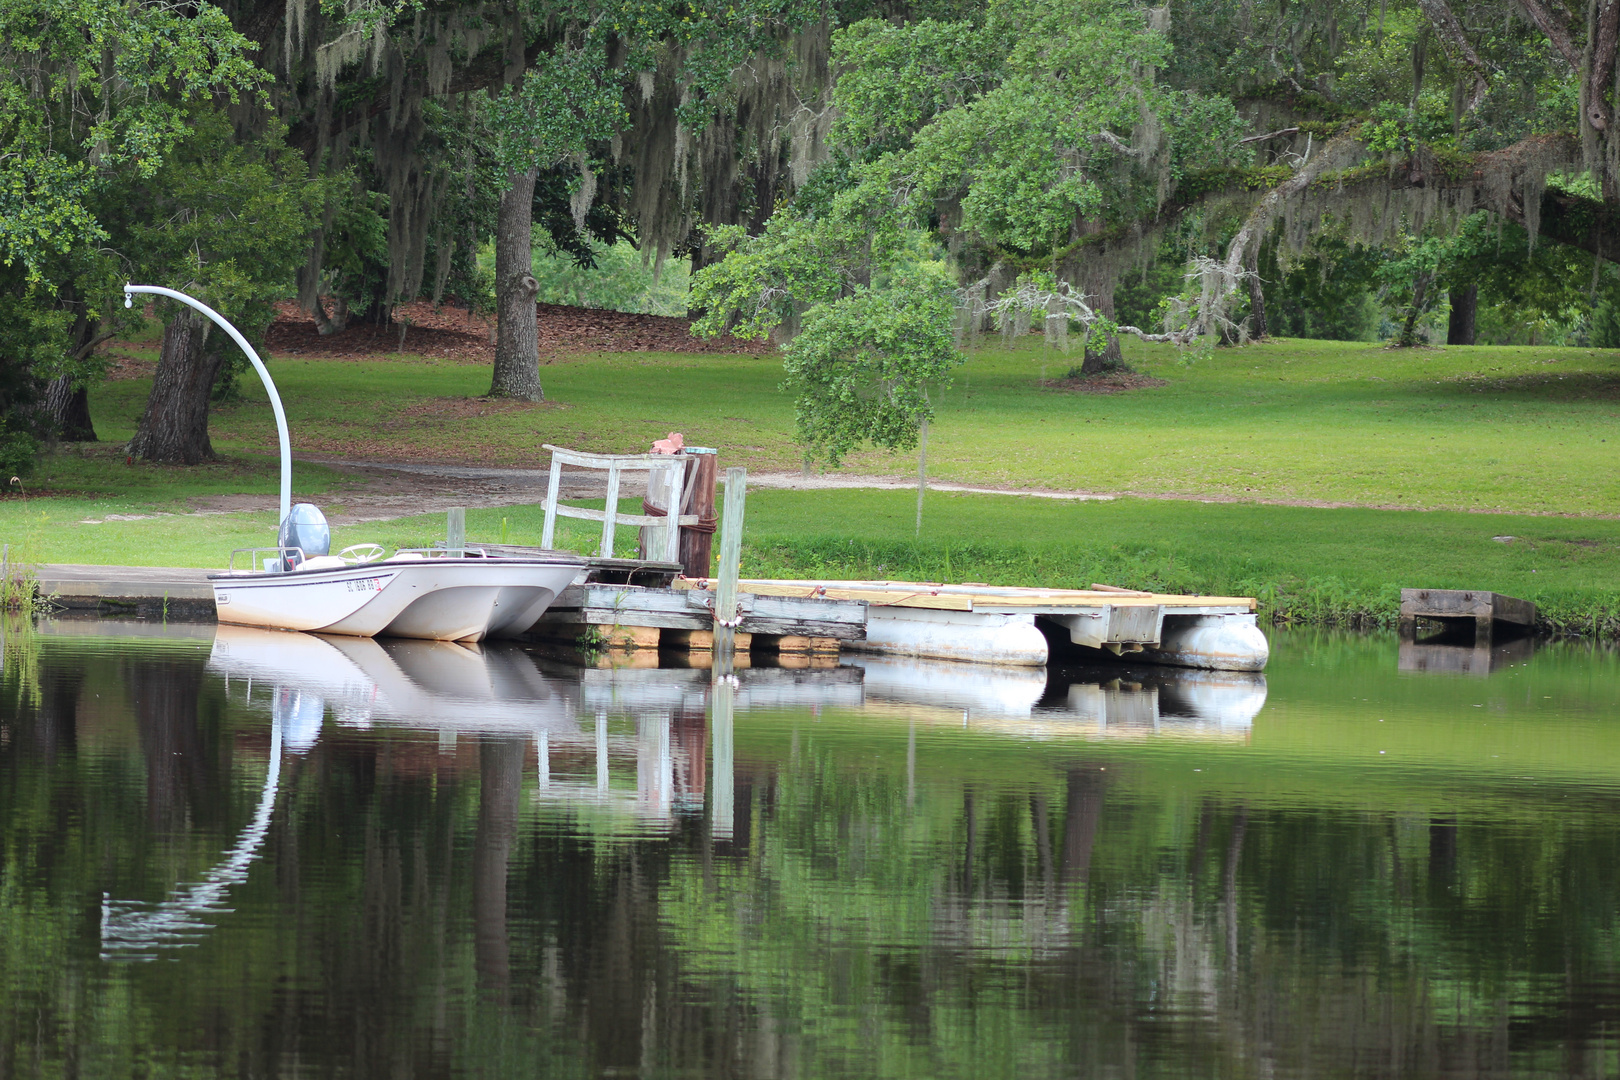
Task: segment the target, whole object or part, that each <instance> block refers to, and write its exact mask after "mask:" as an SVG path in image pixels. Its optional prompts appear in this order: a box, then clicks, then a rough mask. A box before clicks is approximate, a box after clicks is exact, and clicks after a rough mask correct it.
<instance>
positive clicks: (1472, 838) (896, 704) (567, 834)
mask: <svg viewBox="0 0 1620 1080" xmlns="http://www.w3.org/2000/svg"><path fill="white" fill-rule="evenodd" d="M666 662H668V658H666ZM1448 667H1449V668H1454V669H1458V668H1460V669H1466V670H1462V671H1457V670H1452V671H1446V670H1441V669H1444V668H1448ZM1617 669H1620V662H1617V660H1616V658H1615V656H1614V654H1612V653H1610V652H1607V651H1602V650H1593V649H1590V648H1585V647H1578V646H1567V645H1547V646H1543V647H1541V648H1540V649H1538V650H1534V651H1532V650H1531V649H1530V648H1529V647H1528V646H1523V647H1521V648H1519V649H1517V650H1509V651H1506V652H1499V653H1498V654H1497V655H1495V656H1492V655H1490V654H1487V653H1483V652H1481V653H1467V652H1464V653H1444V652H1433V651H1431V652H1428V653H1421V652H1412V651H1411V650H1408V651H1407V652H1406V653H1404V654H1403V653H1401V652H1400V650H1399V649H1398V647H1397V645H1396V643H1395V642H1394V641H1393V640H1392V639H1384V638H1358V637H1348V636H1333V635H1324V634H1307V633H1294V634H1278V635H1276V636H1275V638H1274V640H1273V660H1272V663H1271V667H1270V669H1269V671H1268V672H1267V673H1266V676H1265V677H1264V678H1263V679H1262V678H1249V677H1240V676H1225V675H1213V674H1199V673H1186V672H1183V673H1177V672H1174V671H1170V670H1166V669H1152V668H1140V667H1138V668H1112V669H1104V670H1098V669H1091V670H1073V671H1065V672H1058V671H1052V672H1049V673H1029V672H1019V671H994V670H989V669H984V668H975V667H953V666H948V665H945V666H925V665H915V664H903V663H894V662H888V663H883V662H872V663H867V664H864V665H854V664H849V663H848V662H847V661H846V666H843V667H838V668H834V669H831V670H791V669H780V668H754V669H748V670H743V671H739V672H738V673H737V674H736V676H735V679H734V681H731V680H721V681H720V682H718V683H716V682H714V681H713V680H712V679H711V676H710V673H709V672H707V671H704V670H690V669H688V670H681V669H675V670H668V669H666V670H656V669H619V670H614V669H590V670H581V669H579V668H577V667H570V666H567V665H565V664H562V663H560V662H557V661H554V660H550V659H547V658H545V657H543V656H541V655H539V654H536V653H533V652H529V651H525V650H524V649H521V648H517V647H495V648H485V649H483V650H481V651H479V650H472V649H466V648H462V647H459V646H451V645H438V644H427V643H419V642H393V643H387V644H379V643H376V642H370V641H352V640H343V639H321V638H314V637H308V636H303V635H288V634H263V633H255V632H251V631H242V630H232V629H230V628H220V629H219V630H218V631H217V637H216V629H215V628H214V627H184V626H180V627H176V626H169V627H159V626H150V625H143V624H136V623H124V624H112V623H56V624H50V623H47V624H42V625H40V626H39V627H38V628H37V629H36V630H33V631H24V632H18V631H17V630H15V629H13V630H12V632H11V633H10V634H9V635H8V637H7V639H6V646H5V667H4V672H3V676H0V1077H6V1078H11V1077H19V1078H20V1077H34V1076H42V1077H44V1076H49V1077H57V1076H86V1077H149V1076H150V1077H170V1076H184V1077H215V1076H233V1077H237V1076H240V1077H250V1076H251V1077H268V1076H277V1077H300V1076H315V1077H329V1076H358V1077H385V1076H386V1077H441V1076H442V1077H471V1076H476V1077H531V1076H543V1077H551V1076H567V1077H575V1076H579V1077H585V1076H619V1077H647V1078H652V1077H665V1076H694V1077H888V1076H917V1077H958V1076H959V1077H1016V1078H1019V1080H1031V1078H1038V1077H1048V1076H1115V1075H1117V1076H1122V1077H1123V1076H1197V1077H1225V1076H1233V1077H1248V1076H1314V1075H1326V1074H1331V1075H1334V1076H1356V1077H1360V1076H1380V1077H1382V1076H1438V1075H1448V1076H1508V1075H1515V1076H1531V1075H1548V1076H1553V1075H1557V1076H1609V1075H1613V1074H1614V1073H1615V1072H1616V1071H1617V1069H1620V939H1617V932H1620V813H1617V810H1620V679H1617V678H1616V676H1617V675H1620V670H1617Z"/></svg>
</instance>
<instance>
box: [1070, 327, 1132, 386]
mask: <svg viewBox="0 0 1620 1080" xmlns="http://www.w3.org/2000/svg"><path fill="white" fill-rule="evenodd" d="M1124 366H1125V354H1124V353H1123V352H1121V351H1120V348H1119V335H1118V334H1104V335H1102V341H1101V343H1100V344H1099V343H1098V340H1097V337H1096V336H1095V335H1093V336H1092V338H1091V340H1090V341H1088V342H1086V352H1085V357H1084V358H1083V359H1082V360H1081V361H1080V376H1081V378H1087V377H1089V376H1092V375H1101V374H1102V373H1103V372H1105V371H1118V370H1119V369H1120V368H1122V367H1124Z"/></svg>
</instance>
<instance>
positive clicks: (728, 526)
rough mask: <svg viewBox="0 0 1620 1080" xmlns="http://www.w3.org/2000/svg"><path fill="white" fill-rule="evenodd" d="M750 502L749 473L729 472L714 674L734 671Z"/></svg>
mask: <svg viewBox="0 0 1620 1080" xmlns="http://www.w3.org/2000/svg"><path fill="white" fill-rule="evenodd" d="M747 498H748V470H747V469H742V468H734V469H727V470H726V509H725V516H724V517H722V518H721V521H720V581H719V584H718V586H717V588H716V589H715V594H714V670H715V674H717V675H721V674H725V673H727V672H729V671H730V670H731V657H732V652H733V651H734V649H735V646H736V631H737V623H738V618H737V575H738V571H739V568H740V566H741V564H742V531H743V513H744V504H745V502H746V500H747Z"/></svg>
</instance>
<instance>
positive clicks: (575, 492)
mask: <svg viewBox="0 0 1620 1080" xmlns="http://www.w3.org/2000/svg"><path fill="white" fill-rule="evenodd" d="M298 460H300V461H307V462H310V463H311V464H317V465H325V466H327V467H328V468H332V469H336V470H337V471H339V472H342V473H344V474H346V475H347V476H348V477H349V478H350V484H349V486H348V489H347V490H346V491H343V492H340V493H335V494H333V495H329V496H325V497H323V498H322V500H321V501H322V508H323V509H324V510H325V511H326V515H327V518H328V519H329V520H330V521H331V522H332V523H333V524H334V525H356V524H360V523H362V522H367V521H386V520H389V519H391V518H398V517H408V516H410V515H412V514H436V513H443V512H444V511H446V510H448V509H450V508H451V507H454V506H465V507H469V508H490V507H499V506H519V505H533V504H535V503H538V502H541V501H542V500H543V499H544V498H545V495H546V484H547V481H548V480H549V479H550V474H549V473H548V472H547V470H544V469H512V468H495V467H484V466H477V465H437V464H419V463H406V462H375V461H350V460H346V459H343V458H329V457H317V456H309V455H299V457H298ZM605 485H606V479H605V478H604V477H601V476H592V475H589V474H585V473H579V472H564V473H563V481H562V495H563V497H564V498H569V499H589V498H601V497H602V496H603V495H604V494H605V493H606V488H605ZM748 485H749V486H750V487H753V488H779V489H785V490H791V491H826V490H835V489H837V490H843V489H857V488H865V489H870V490H910V489H914V488H915V487H916V485H917V482H916V480H914V479H908V478H905V477H894V476H866V475H859V474H839V475H836V476H804V475H802V474H800V473H750V474H749V476H748ZM928 487H929V490H931V491H952V492H962V493H966V494H973V495H1023V496H1028V497H1030V498H1035V499H1060V500H1066V501H1076V502H1081V501H1098V500H1108V499H1112V498H1114V497H1115V496H1113V495H1108V494H1098V493H1095V492H1082V491H1034V490H1025V489H1019V488H995V487H976V486H973V485H970V484H953V483H947V482H930V483H929V485H928ZM619 490H620V493H621V495H622V496H623V497H624V498H626V499H629V498H639V497H640V496H641V495H642V494H644V492H645V487H644V484H643V482H642V481H641V480H640V478H638V477H635V476H633V475H627V476H625V477H624V479H623V480H621V481H620V489H619ZM275 508H276V497H275V496H274V495H212V496H207V497H204V498H199V499H194V500H193V501H192V509H193V510H194V511H195V512H198V513H214V514H219V513H238V512H250V511H262V510H274V509H275Z"/></svg>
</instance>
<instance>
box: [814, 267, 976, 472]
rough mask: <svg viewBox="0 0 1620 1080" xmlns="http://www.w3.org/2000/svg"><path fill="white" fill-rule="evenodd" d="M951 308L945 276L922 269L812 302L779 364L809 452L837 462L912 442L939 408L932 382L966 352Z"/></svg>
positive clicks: (944, 377)
mask: <svg viewBox="0 0 1620 1080" xmlns="http://www.w3.org/2000/svg"><path fill="white" fill-rule="evenodd" d="M954 314H955V302H954V299H953V297H952V294H951V289H950V285H949V283H948V282H946V281H945V280H943V278H941V277H939V276H936V275H932V274H924V273H917V274H915V275H913V276H909V277H905V278H901V279H898V280H896V281H895V282H893V283H892V284H890V285H889V286H888V287H886V288H879V289H866V288H862V289H859V290H857V291H856V292H855V293H854V294H853V295H851V296H847V297H845V298H844V299H842V300H838V301H835V302H834V303H831V304H825V305H821V306H819V307H817V308H816V309H815V310H813V311H812V312H811V313H810V314H809V315H808V316H807V317H806V318H805V322H804V328H803V329H802V330H801V331H800V332H799V334H798V335H797V336H796V337H795V338H794V339H793V341H792V343H791V344H789V345H788V346H787V348H786V349H785V350H784V353H785V360H784V364H783V366H784V368H785V369H786V371H787V381H786V382H785V383H784V384H783V389H785V390H789V391H791V392H792V393H793V395H794V398H795V401H794V406H795V417H796V419H797V421H798V431H799V438H800V439H801V440H803V442H804V444H805V447H806V452H807V454H808V456H809V457H810V458H811V459H812V460H815V459H817V458H825V459H826V460H827V461H829V462H831V463H832V464H833V465H837V464H838V463H839V462H840V461H841V460H842V459H843V457H844V455H845V454H848V453H849V452H850V451H852V450H854V449H856V448H858V447H860V446H862V445H863V444H866V443H871V444H873V445H876V446H881V447H884V448H885V449H888V450H910V449H911V448H912V447H914V446H916V445H917V444H918V437H919V433H920V432H921V430H922V428H923V425H924V424H926V423H927V422H928V420H929V419H930V418H931V417H932V416H933V414H934V409H933V405H932V403H931V402H930V401H929V399H928V387H929V385H930V384H936V385H938V386H939V387H941V388H944V387H946V386H949V385H950V376H951V372H952V371H953V370H954V369H955V368H956V366H957V365H958V364H960V363H962V361H963V360H965V359H966V357H964V356H963V355H962V354H961V353H960V352H958V351H957V349H956V342H955V338H954V335H953V333H952V330H951V323H952V317H953V315H954Z"/></svg>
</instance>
